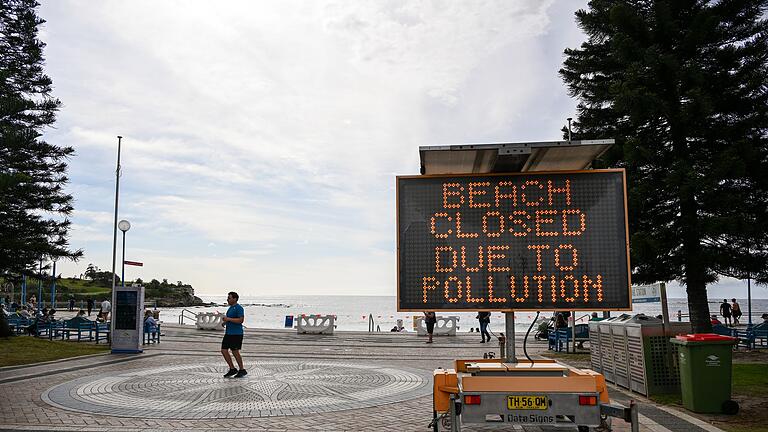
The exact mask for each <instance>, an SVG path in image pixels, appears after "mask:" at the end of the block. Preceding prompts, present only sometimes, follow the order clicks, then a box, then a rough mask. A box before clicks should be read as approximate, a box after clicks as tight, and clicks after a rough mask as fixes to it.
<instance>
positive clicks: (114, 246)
mask: <svg viewBox="0 0 768 432" xmlns="http://www.w3.org/2000/svg"><path fill="white" fill-rule="evenodd" d="M122 140H123V137H121V136H120V135H118V136H117V169H115V225H114V228H113V229H112V307H113V308H114V307H115V304H116V302H117V293H116V292H115V276H116V275H115V258H116V255H117V208H118V202H119V200H120V147H121V144H122ZM109 327H110V331H111V334H112V335H114V334H115V320H114V319H112V320H111V324H110V326H109ZM113 339H114V337H113Z"/></svg>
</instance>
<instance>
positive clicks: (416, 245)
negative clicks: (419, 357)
mask: <svg viewBox="0 0 768 432" xmlns="http://www.w3.org/2000/svg"><path fill="white" fill-rule="evenodd" d="M397 233H398V238H397V260H398V289H397V295H398V301H397V303H398V305H397V307H398V310H399V311H423V310H473V311H474V310H553V309H567V310H628V309H630V307H631V306H630V299H631V296H630V286H631V281H630V272H629V239H628V229H627V202H626V188H625V173H624V170H621V169H618V170H590V171H575V172H566V171H561V172H551V173H548V172H542V173H521V174H498V175H497V174H483V175H451V176H399V177H397Z"/></svg>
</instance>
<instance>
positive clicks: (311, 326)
mask: <svg viewBox="0 0 768 432" xmlns="http://www.w3.org/2000/svg"><path fill="white" fill-rule="evenodd" d="M335 322H336V316H334V315H300V316H297V317H296V333H297V334H302V333H307V334H333V329H335V328H336V324H335Z"/></svg>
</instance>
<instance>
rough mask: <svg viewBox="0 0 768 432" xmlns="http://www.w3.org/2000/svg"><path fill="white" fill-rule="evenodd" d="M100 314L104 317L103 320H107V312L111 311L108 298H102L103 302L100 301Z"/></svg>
mask: <svg viewBox="0 0 768 432" xmlns="http://www.w3.org/2000/svg"><path fill="white" fill-rule="evenodd" d="M100 312H101V315H102V318H104V321H107V320H109V313H110V312H112V303H110V302H109V300H107V299H104V301H103V302H101V311H100Z"/></svg>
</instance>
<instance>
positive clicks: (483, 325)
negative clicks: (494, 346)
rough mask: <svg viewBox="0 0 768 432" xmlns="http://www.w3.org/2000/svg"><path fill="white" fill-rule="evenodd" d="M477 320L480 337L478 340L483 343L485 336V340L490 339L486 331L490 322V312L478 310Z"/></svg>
mask: <svg viewBox="0 0 768 432" xmlns="http://www.w3.org/2000/svg"><path fill="white" fill-rule="evenodd" d="M477 320H478V321H479V322H480V338H481V339H482V340H481V341H480V342H481V343H485V342H486V340H485V338H486V337H487V338H488V341H487V342H490V341H491V335H490V334H489V333H488V324H490V323H491V313H490V312H478V313H477Z"/></svg>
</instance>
